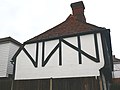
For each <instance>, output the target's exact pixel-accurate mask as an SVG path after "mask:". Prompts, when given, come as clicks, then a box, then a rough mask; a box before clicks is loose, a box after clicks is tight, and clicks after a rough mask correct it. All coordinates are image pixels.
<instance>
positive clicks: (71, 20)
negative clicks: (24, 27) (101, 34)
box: [25, 1, 102, 43]
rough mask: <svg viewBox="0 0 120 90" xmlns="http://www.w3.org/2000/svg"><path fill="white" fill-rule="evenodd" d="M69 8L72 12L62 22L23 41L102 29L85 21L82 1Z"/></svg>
mask: <svg viewBox="0 0 120 90" xmlns="http://www.w3.org/2000/svg"><path fill="white" fill-rule="evenodd" d="M71 8H72V11H73V14H72V15H69V17H68V18H67V19H66V20H65V21H64V22H62V23H61V24H59V25H57V26H55V27H53V28H52V29H49V30H47V31H46V32H44V33H42V34H40V35H38V36H36V37H34V38H32V39H30V40H28V41H26V42H25V43H31V42H36V41H42V40H47V39H53V38H57V37H61V36H62V37H63V36H68V35H74V34H78V33H82V32H90V31H95V30H100V29H102V28H100V27H97V26H95V25H92V24H88V23H86V18H85V16H84V9H85V7H84V4H83V2H82V1H80V2H75V3H72V4H71Z"/></svg>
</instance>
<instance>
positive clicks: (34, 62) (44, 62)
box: [23, 34, 99, 67]
mask: <svg viewBox="0 0 120 90" xmlns="http://www.w3.org/2000/svg"><path fill="white" fill-rule="evenodd" d="M93 35H94V43H95V50H96V57H93V56H91V55H89V54H88V53H86V52H85V51H83V50H81V45H80V44H81V43H80V35H77V36H76V37H77V43H78V47H76V46H75V45H73V44H71V43H69V42H68V41H66V40H65V39H63V38H60V39H59V42H58V44H57V45H56V46H55V47H54V49H53V50H52V51H51V52H50V53H49V55H48V56H47V57H46V58H45V41H43V42H42V67H44V66H45V65H46V64H47V63H48V61H49V60H50V58H51V57H52V55H53V54H54V53H55V52H56V51H57V49H59V65H62V45H61V44H62V43H64V44H66V45H68V46H69V47H71V48H72V49H74V50H76V51H78V59H79V64H82V61H81V54H82V55H84V56H86V57H87V58H89V59H91V60H92V61H94V62H99V49H98V41H97V34H93ZM23 51H24V52H25V54H26V55H27V56H28V57H29V59H30V60H31V62H32V63H33V65H34V66H35V67H37V66H38V51H39V42H37V43H36V58H35V60H34V59H33V58H32V56H31V55H30V54H29V52H28V51H27V50H26V49H25V48H24V47H23Z"/></svg>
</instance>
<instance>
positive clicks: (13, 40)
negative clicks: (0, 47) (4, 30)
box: [0, 37, 22, 46]
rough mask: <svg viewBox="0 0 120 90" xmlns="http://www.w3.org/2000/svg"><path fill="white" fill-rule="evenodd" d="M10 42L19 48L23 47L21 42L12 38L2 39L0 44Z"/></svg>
mask: <svg viewBox="0 0 120 90" xmlns="http://www.w3.org/2000/svg"><path fill="white" fill-rule="evenodd" d="M9 41H10V42H13V43H15V44H17V45H18V46H21V45H22V44H21V43H20V42H18V41H17V40H15V39H13V38H11V37H5V38H0V43H3V42H9Z"/></svg>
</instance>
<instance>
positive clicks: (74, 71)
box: [15, 34, 104, 80]
mask: <svg viewBox="0 0 120 90" xmlns="http://www.w3.org/2000/svg"><path fill="white" fill-rule="evenodd" d="M64 40H66V41H68V42H69V43H71V44H73V45H75V46H76V47H78V44H77V43H78V42H77V37H70V38H64ZM97 40H98V47H99V56H100V62H98V63H96V62H94V61H92V60H90V59H89V58H87V57H86V56H84V55H81V56H82V57H81V58H82V64H79V59H78V52H77V51H76V50H74V49H73V48H71V47H69V46H67V45H66V44H64V43H63V42H62V65H61V66H59V50H58V49H57V51H56V52H55V53H54V54H53V55H52V57H51V58H50V60H49V61H48V63H47V64H46V65H45V66H44V67H42V42H40V43H39V54H38V57H39V59H38V67H37V68H35V67H34V65H33V64H32V62H31V60H30V59H29V58H28V56H27V55H26V54H25V53H24V51H21V52H20V54H19V55H18V56H17V59H16V68H15V80H21V79H43V78H67V77H88V76H99V75H100V72H99V70H100V69H101V68H102V67H103V66H104V57H103V50H102V43H101V36H100V34H97ZM80 42H81V49H82V50H83V51H85V52H86V53H88V54H90V55H91V56H94V57H96V52H95V45H94V36H93V34H89V35H84V36H80ZM58 43H59V40H51V41H47V42H45V58H46V57H47V56H48V55H49V53H50V52H51V51H52V50H53V48H54V47H55V46H56V45H57V44H58ZM35 46H36V43H34V44H28V45H26V46H25V49H26V50H27V51H28V52H29V54H30V55H31V56H32V57H33V58H34V59H35V55H36V47H35Z"/></svg>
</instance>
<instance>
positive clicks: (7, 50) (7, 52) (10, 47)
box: [0, 42, 19, 77]
mask: <svg viewBox="0 0 120 90" xmlns="http://www.w3.org/2000/svg"><path fill="white" fill-rule="evenodd" d="M18 48H19V47H18V45H15V44H14V43H12V42H5V43H0V77H8V74H12V73H13V65H12V64H11V63H10V61H11V59H12V57H13V55H14V54H15V52H16V51H17V50H18Z"/></svg>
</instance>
